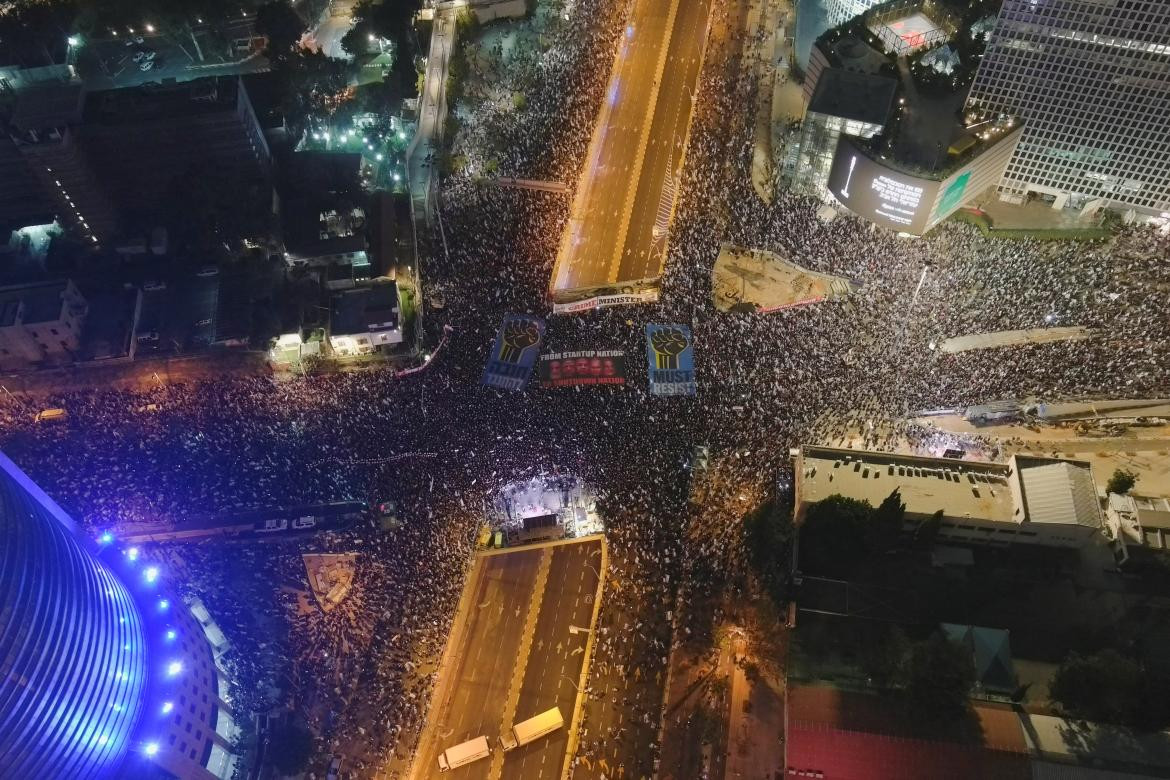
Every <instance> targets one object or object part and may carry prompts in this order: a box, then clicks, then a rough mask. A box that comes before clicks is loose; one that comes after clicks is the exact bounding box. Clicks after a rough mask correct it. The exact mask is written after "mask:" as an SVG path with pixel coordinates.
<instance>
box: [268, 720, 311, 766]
mask: <svg viewBox="0 0 1170 780" xmlns="http://www.w3.org/2000/svg"><path fill="white" fill-rule="evenodd" d="M312 754H313V735H312V734H310V733H309V730H308V729H307V728H305V727H304V726H302V725H299V724H295V723H286V724H282V725H280V726H277V727H276V728H274V729H273V730H272V735H271V736H270V737H269V738H268V751H267V755H270V756H272V765H273V766H274V767H276V768H277V769H278V770H279V771H281V772H283V773H284V774H286V775H296V774H300V773H301V772H303V771H304V770H305V767H306V766H308V764H309V758H310V756H312Z"/></svg>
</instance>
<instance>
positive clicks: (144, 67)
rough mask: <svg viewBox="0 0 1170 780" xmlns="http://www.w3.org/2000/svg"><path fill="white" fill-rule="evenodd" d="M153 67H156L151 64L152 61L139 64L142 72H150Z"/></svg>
mask: <svg viewBox="0 0 1170 780" xmlns="http://www.w3.org/2000/svg"><path fill="white" fill-rule="evenodd" d="M153 67H154V63H153V62H151V61H150V60H147V61H146V62H141V63H139V64H138V69H139V70H141V71H148V70H150V69H151V68H153Z"/></svg>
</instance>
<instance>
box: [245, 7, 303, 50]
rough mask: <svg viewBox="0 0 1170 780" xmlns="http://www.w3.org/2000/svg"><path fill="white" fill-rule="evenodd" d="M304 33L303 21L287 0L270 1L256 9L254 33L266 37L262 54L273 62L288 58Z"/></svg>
mask: <svg viewBox="0 0 1170 780" xmlns="http://www.w3.org/2000/svg"><path fill="white" fill-rule="evenodd" d="M304 31H305V22H304V20H302V19H301V17H300V16H299V15H298V14H297V12H296V10H294V9H293V7H292V6H291V5H290V4H289V2H288V0H270V2H267V3H265V4H264V5H262V6H260V7H259V8H257V9H256V32H258V33H260V34H261V35H264V36H267V38H268V48H266V49H265V50H264V54H265V56H266V57H268V59H269V60H271V61H273V62H276V61H279V60H283V59H284V58H286V57H288V56H289V55H290V54H291V53H292V50H293V47H294V46H296V45H297V42H298V41H299V40H300V39H301V35H302V34H304Z"/></svg>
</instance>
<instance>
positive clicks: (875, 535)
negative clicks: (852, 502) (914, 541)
mask: <svg viewBox="0 0 1170 780" xmlns="http://www.w3.org/2000/svg"><path fill="white" fill-rule="evenodd" d="M905 516H906V504H905V502H903V501H902V494H901V493H899V492H898V489H897V488H895V489H894V490H893V492H891V493H890V495H888V496H886V497H885V498H884V499H882V502H881V503H880V504H878V507H877V509H875V510H873V516H872V517H871V518H870V522H869V526H868V529H867V537H868V539H867V542H868V544H869V548H870V550H871V551H872V552H885V551H886V550H888V549H890V548H891V547H892V546H893V544H894V542H895V541H896V540H897V538H898V534H900V533H901V532H902V520H903V518H905Z"/></svg>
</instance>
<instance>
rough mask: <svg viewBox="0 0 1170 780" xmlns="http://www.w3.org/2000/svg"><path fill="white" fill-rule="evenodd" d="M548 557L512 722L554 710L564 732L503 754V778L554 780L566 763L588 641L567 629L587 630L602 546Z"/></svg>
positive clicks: (577, 547)
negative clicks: (534, 624)
mask: <svg viewBox="0 0 1170 780" xmlns="http://www.w3.org/2000/svg"><path fill="white" fill-rule="evenodd" d="M553 555H554V556H555V557H554V559H553V563H552V568H551V569H550V571H549V576H548V580H547V582H546V583H545V586H544V599H543V601H542V602H541V605H540V616H539V617H538V618H537V622H536V630H535V632H534V635H533V642H532V646H531V648H530V650H529V652H528V665H527V667H526V668H525V671H524V683H523V685H522V687H521V688H520V699H519V701H518V702H517V705H516V716H515V718H514V719H513V722H514V723H515V722H518V721H522V720H526V719H527V718H531V717H532V716H534V715H539V714H540V713H542V712H544V711H545V710H548V709H551V708H552V707H557V708H559V709H560V711H561V717H563V718H564V719H565V728H563V729H561V730H560V731H557V732H555V733H553V734H551V735H549V736H548V737H545V738H543V739H539V740H537V741H536V742H533V743H531V744H529V745H525V746H523V747H518V748H516V749H515V750H513V751H512V752H510V753H508V754H507V758H506V760H505V762H504V771H503V775H502V777H503V778H504V780H546V779H547V780H557V778H559V777H560V776H561V768H562V765H563V764H564V761H565V748H566V747H567V746H568V741H569V725H570V722H571V720H572V717H573V704H574V703H575V702H576V699H577V689H576V686H577V685H579V682H580V675H581V664H582V662H583V659H584V658H585V653H584V650H585V640H586V638H587V637H588V634H586V633H584V632H577V633H575V634H571V633H569V631H570V626H577V627H579V628H586V629H588V628H589V623H590V621H591V620H592V618H593V600H594V594H595V593H596V592H597V574H598V573H599V570H600V568H601V544H600V542H593V543H588V544H574V545H571V546H565V547H554V548H553Z"/></svg>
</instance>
